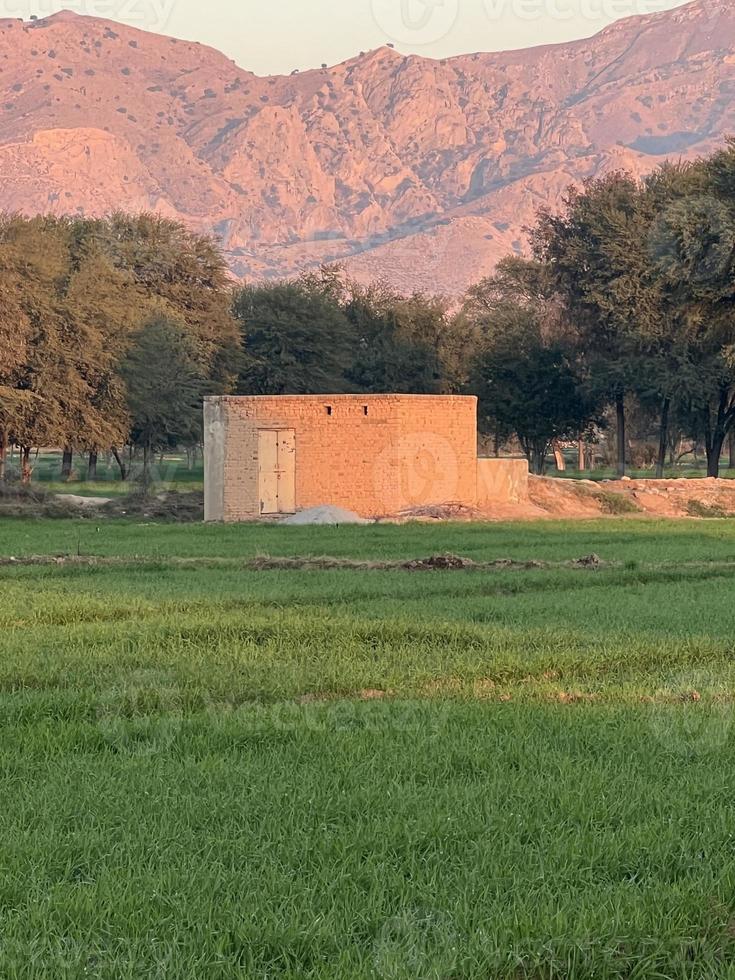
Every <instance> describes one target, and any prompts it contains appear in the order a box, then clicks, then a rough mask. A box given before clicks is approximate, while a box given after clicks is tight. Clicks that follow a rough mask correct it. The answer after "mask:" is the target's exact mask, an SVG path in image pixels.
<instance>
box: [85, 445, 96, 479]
mask: <svg viewBox="0 0 735 980" xmlns="http://www.w3.org/2000/svg"><path fill="white" fill-rule="evenodd" d="M87 479H88V480H90V481H94V480H96V479H97V453H96V451H95V450H92V451H91V452H90V454H89V466H88V467H87Z"/></svg>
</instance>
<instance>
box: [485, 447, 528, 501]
mask: <svg viewBox="0 0 735 980" xmlns="http://www.w3.org/2000/svg"><path fill="white" fill-rule="evenodd" d="M526 500H528V463H527V462H526V460H525V459H478V460H477V506H478V508H479V509H480V510H482V509H483V508H485V507H492V505H493V504H522V503H524V502H525V501H526Z"/></svg>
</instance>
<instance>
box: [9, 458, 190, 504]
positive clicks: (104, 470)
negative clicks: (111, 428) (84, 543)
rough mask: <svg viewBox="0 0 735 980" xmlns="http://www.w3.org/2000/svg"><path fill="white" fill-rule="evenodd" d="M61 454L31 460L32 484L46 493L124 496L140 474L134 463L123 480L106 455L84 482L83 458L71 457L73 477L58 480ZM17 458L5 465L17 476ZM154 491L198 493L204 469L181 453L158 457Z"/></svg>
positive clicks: (112, 461)
mask: <svg viewBox="0 0 735 980" xmlns="http://www.w3.org/2000/svg"><path fill="white" fill-rule="evenodd" d="M61 459H62V457H61V453H58V452H47V453H40V454H39V455H38V456H37V457H33V458H32V460H31V463H32V466H33V483H34V484H35V485H38V486H40V487H42V488H43V489H45V490H46V491H48V492H49V493H54V494H56V493H60V494H77V495H82V496H85V497H124V496H127V495H128V494H130V492H131V489H133V490H134V488H135V476H136V475H137V473H138V472H139V469H140V462H139V461H136V462H135V465H134V468H133V480H132V481H122V480H121V479H120V470H119V468H118V466H117V463H116V462H115V460H114V459H113V458H112V457H110V458H109V459H107V457H106V454H102V455H100V457H99V460H98V463H97V479H96V480H93V481H89V480H87V479H86V473H87V461H86V459H85V458H84V457H83V456H80V455H77V456H75V457H74V466H73V470H72V477H71V479H69V480H62V478H61ZM17 469H18V467H17V457H16V458H15V459H11V460H9V462H8V470H9V472H10V473H11V474H16V475H17ZM152 478H153V485H154V488H159V489H165V490H167V491H181V492H197V491H201V489H202V486H203V483H204V470H203V465H202V463H201V460H200V461H199V462H198V463H196V464H195V465H194V466H192V467H191V468H190V467H189V466H188V464H187V460H186V456H185V455H184V454H181V453H168V454H166V455H165V456H164V457H162V458H158V459H157V460H156V462H155V463H154V465H153V467H152Z"/></svg>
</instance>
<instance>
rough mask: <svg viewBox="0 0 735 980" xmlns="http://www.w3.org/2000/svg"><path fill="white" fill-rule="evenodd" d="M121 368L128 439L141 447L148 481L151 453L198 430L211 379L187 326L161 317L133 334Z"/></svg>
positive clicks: (188, 438) (186, 438)
mask: <svg viewBox="0 0 735 980" xmlns="http://www.w3.org/2000/svg"><path fill="white" fill-rule="evenodd" d="M120 373H121V376H122V378H123V380H124V381H125V384H126V388H127V405H128V409H129V412H130V417H131V435H130V438H131V441H132V443H133V445H135V446H139V447H140V448H142V450H143V482H144V485H147V483H148V482H149V480H150V463H151V454H152V452H154V451H155V450H162V449H166V448H168V447H170V446H172V445H175V444H176V443H177V442H178V441H179V440H182V441H183V440H191V439H192V438H194V437H195V436H197V435H198V434H199V431H200V428H201V409H202V397H203V395H204V394H205V393H206V392H207V379H206V378H205V377H204V375H203V374H202V371H201V367H200V365H199V364H198V361H197V356H196V350H195V348H194V346H193V344H192V341H191V337H190V335H189V333H188V331H187V330H186V329H185V328H184V327H183V326H182V325H181V324H179V323H176V322H173V321H170V320H167V319H165V318H163V317H157V318H155V319H153V320H151V321H150V322H149V323H147V324H146V325H145V326H144V327H143V328H142V330H140V331H139V332H138V333H137V334H136V335H135V336H134V337H133V342H132V345H131V347H130V349H129V350H128V352H127V353H126V355H125V357H124V359H123V361H122V364H121V365H120Z"/></svg>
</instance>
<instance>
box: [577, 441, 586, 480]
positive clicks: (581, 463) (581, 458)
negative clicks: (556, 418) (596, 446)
mask: <svg viewBox="0 0 735 980" xmlns="http://www.w3.org/2000/svg"><path fill="white" fill-rule="evenodd" d="M586 455H587V447H586V446H585V444H584V439H580V440H579V444H578V446H577V469H578V470H579V472H580V473H584V471H585V470H586V469H587V459H586Z"/></svg>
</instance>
